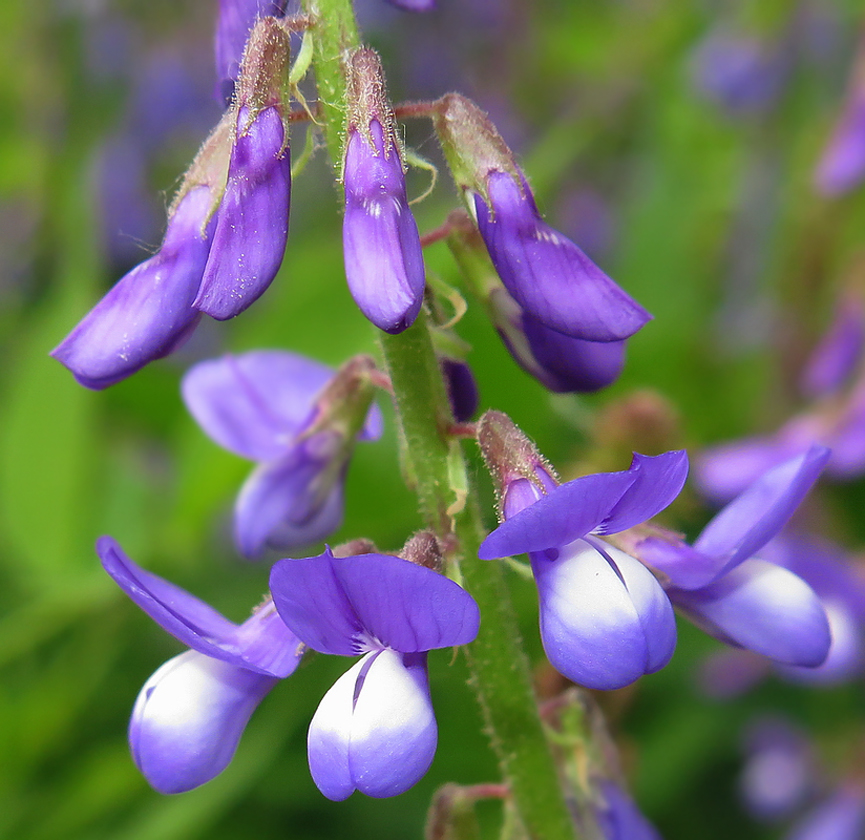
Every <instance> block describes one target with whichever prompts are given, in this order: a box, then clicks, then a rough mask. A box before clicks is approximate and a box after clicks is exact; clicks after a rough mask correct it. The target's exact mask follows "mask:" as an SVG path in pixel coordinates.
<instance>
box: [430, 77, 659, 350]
mask: <svg viewBox="0 0 865 840" xmlns="http://www.w3.org/2000/svg"><path fill="white" fill-rule="evenodd" d="M435 122H436V129H437V132H438V136H439V140H440V142H441V144H442V148H443V149H444V152H445V155H446V157H447V160H448V164H449V166H450V168H451V172H452V174H453V176H454V180H455V181H456V183H457V186H458V187H459V188H460V189H461V190H462V192H463V195H464V198H465V200H466V202H467V204H468V208H469V210H470V212H471V213H472V214H473V215H474V217H475V218H476V220H477V225H478V229H479V231H480V234H481V237H482V238H483V241H484V244H485V245H486V247H487V250H488V251H489V255H490V259H491V260H492V262H493V265H494V266H495V268H496V271H497V272H498V275H499V277H500V278H501V280H502V282H503V283H504V285H505V287H506V288H507V290H508V292H510V294H511V295H512V296H513V297H514V299H515V300H516V301H517V303H519V305H520V306H521V307H522V308H523V309H524V310H525V311H526V313H527V314H528V315H529V316H530V317H531V318H533V319H535V320H536V321H538V322H540V323H541V324H543V325H544V326H545V327H547V328H549V329H552V330H555V331H557V332H561V333H564V334H565V335H568V336H571V337H573V338H580V339H583V340H586V341H621V340H622V339H625V338H628V336H631V335H633V334H634V333H635V332H637V330H639V329H640V328H641V327H642V326H644V325H645V324H646V322H647V321H649V320H650V319H651V316H650V315H649V313H648V312H646V310H645V309H643V308H642V307H641V306H640V305H639V304H638V303H636V301H634V300H633V299H632V298H631V297H630V296H628V295H627V294H626V293H625V292H624V291H623V290H622V289H621V288H620V287H619V286H617V285H616V284H615V283H614V282H613V281H612V280H611V279H610V278H609V277H607V275H606V274H604V272H603V271H601V269H600V268H598V267H597V266H596V265H595V264H594V263H593V262H592V261H591V260H590V259H589V258H588V257H587V256H586V255H585V254H584V253H583V252H582V251H581V250H580V249H579V248H578V247H577V246H576V245H575V244H574V243H573V242H571V240H570V239H568V238H567V237H566V236H564V235H563V234H561V233H559V232H558V231H556V230H553V228H551V227H550V226H549V225H547V224H546V223H545V222H544V220H543V219H542V218H541V215H540V213H539V212H538V208H537V206H536V205H535V200H534V197H533V196H532V192H531V189H530V187H529V185H528V182H527V181H526V179H525V176H524V175H523V173H522V172H521V171H520V169H519V167H518V166H517V164H516V161H515V160H514V156H513V154H512V153H511V151H510V149H509V148H508V147H507V145H506V144H505V142H504V140H503V139H502V137H501V135H500V134H499V133H498V131H497V130H496V128H495V126H494V125H493V124H492V122H491V121H490V119H489V117H488V116H487V115H486V114H485V113H484V112H483V111H481V109H480V108H478V106H477V105H475V104H474V103H473V102H471V101H470V100H468V99H466V98H465V97H463V96H460V95H459V94H455V93H453V94H448V95H447V96H445V97H443V98H442V99H441V100H439V102H438V108H437V111H436V120H435Z"/></svg>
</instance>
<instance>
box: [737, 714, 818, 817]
mask: <svg viewBox="0 0 865 840" xmlns="http://www.w3.org/2000/svg"><path fill="white" fill-rule="evenodd" d="M744 742H745V743H744V748H745V753H746V757H745V765H744V767H743V768H742V773H741V775H740V776H739V792H740V796H741V798H742V800H743V802H744V804H745V807H746V808H747V810H748V812H749V813H750V814H752V815H753V816H754V817H756V818H757V819H760V820H772V821H774V820H779V819H783V818H784V817H786V816H789V815H790V814H791V813H793V812H794V811H795V810H796V809H797V808H798V807H799V806H800V805H802V804H803V803H804V802H805V801H806V800H807V799H808V797H809V796H810V794H811V793H812V788H813V786H814V780H815V775H816V770H817V768H816V767H815V762H814V755H813V750H812V747H811V742H810V741H809V739H808V737H807V736H806V734H805V733H804V732H803V731H801V730H800V729H798V728H797V727H794V726H793V725H792V724H790V723H788V722H787V721H785V720H783V719H779V718H761V719H759V720H756V721H754V722H753V723H752V724H750V725H749V726H748V728H747V730H746V731H745V736H744Z"/></svg>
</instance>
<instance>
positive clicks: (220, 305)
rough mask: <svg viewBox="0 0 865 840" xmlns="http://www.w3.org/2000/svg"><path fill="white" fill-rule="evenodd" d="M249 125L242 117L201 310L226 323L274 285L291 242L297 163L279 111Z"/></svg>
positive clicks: (198, 301)
mask: <svg viewBox="0 0 865 840" xmlns="http://www.w3.org/2000/svg"><path fill="white" fill-rule="evenodd" d="M248 121H249V109H248V108H246V107H243V108H240V109H239V112H238V115H237V137H236V139H235V141H234V147H233V148H232V150H231V161H230V163H229V167H228V182H227V184H226V187H225V193H224V194H223V196H222V202H221V203H220V205H219V214H218V216H217V220H216V229H215V231H214V233H213V244H212V246H211V248H210V256H209V257H208V260H207V265H206V266H205V269H204V276H203V278H202V280H201V288H200V289H199V291H198V296H197V297H196V298H195V300H194V302H193V304H192V305H193V306H194V307H195V308H196V309H199V310H201V311H202V312H206V313H207V314H208V315H210V316H211V317H213V318H216V319H217V320H220V321H224V320H226V319H227V318H233V317H234V316H235V315H238V314H240V313H241V312H243V310H244V309H246V308H247V307H248V306H249V305H250V304H252V303H253V302H254V301H256V300H258V298H259V297H260V296H261V295H262V294H263V293H264V291H265V290H266V289H267V287H268V286H269V285H270V284H271V283H272V282H273V278H274V277H276V273H277V272H278V271H279V267H280V265H281V264H282V257H283V254H284V253H285V242H286V238H287V237H288V210H289V200H290V196H291V160H290V156H289V151H288V143H287V141H286V140H285V127H284V125H283V122H282V118H281V117H280V115H279V111H278V110H277V109H276V108H275V107H270V108H265V109H264V110H262V111H261V112H260V113H258V114H256V116H255V118H254V119H253V120H252V121H251V122H248Z"/></svg>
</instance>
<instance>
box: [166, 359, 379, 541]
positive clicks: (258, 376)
mask: <svg viewBox="0 0 865 840" xmlns="http://www.w3.org/2000/svg"><path fill="white" fill-rule="evenodd" d="M373 367H374V365H373V362H372V360H371V359H370V358H368V357H364V356H359V357H356V358H355V359H352V360H350V361H349V362H348V363H346V365H344V366H343V367H342V368H341V369H340V370H339V371H338V372H334V371H333V370H332V369H331V368H328V367H327V366H326V365H323V364H320V363H319V362H315V361H313V360H311V359H306V358H304V357H303V356H299V355H296V354H293V353H288V352H286V351H281V350H270V351H267V350H260V351H253V352H250V353H244V354H241V355H238V356H231V355H228V356H223V357H222V358H220V359H211V360H209V361H205V362H200V363H199V364H197V365H195V366H194V367H192V368H190V370H189V371H188V372H187V373H186V375H185V376H184V378H183V382H182V385H181V390H182V394H183V399H184V401H185V403H186V406H187V408H188V409H189V411H190V413H191V414H192V416H193V417H194V418H195V419H196V420H197V421H198V423H199V425H200V426H201V428H202V429H203V430H204V431H205V433H206V434H207V435H208V436H209V437H211V438H212V439H213V440H215V441H216V442H217V443H218V444H219V445H220V446H223V447H224V448H225V449H228V450H229V451H230V452H234V453H236V454H237V455H240V456H242V457H244V458H248V459H250V460H253V461H257V462H258V467H257V468H256V469H255V470H254V471H253V472H252V474H251V475H250V476H249V478H248V479H247V481H246V483H245V484H244V485H243V488H242V489H241V491H240V494H239V495H238V497H237V502H236V503H235V508H234V535H235V541H236V542H237V546H238V548H239V550H240V551H241V553H242V554H243V555H244V556H246V557H250V558H256V557H259V556H261V554H262V553H263V552H264V550H265V549H266V548H267V547H268V546H270V547H272V548H280V549H291V548H298V547H300V546H305V545H309V544H310V543H313V542H316V541H317V540H320V539H323V538H324V537H326V536H328V535H329V534H330V533H332V532H333V531H335V530H336V529H337V528H338V527H339V524H340V522H341V520H342V510H343V484H344V480H345V473H346V470H347V469H348V462H349V460H350V458H351V453H352V451H353V448H354V444H355V441H356V440H375V439H377V438H378V437H379V436H380V435H381V432H382V418H381V413H380V412H379V410H378V408H377V407H375V406H373V407H372V408H370V403H371V400H372V393H373V387H372V385H371V383H370V380H369V374H370V372H371V370H372V368H373Z"/></svg>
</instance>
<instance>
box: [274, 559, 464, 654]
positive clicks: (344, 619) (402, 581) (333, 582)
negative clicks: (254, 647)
mask: <svg viewBox="0 0 865 840" xmlns="http://www.w3.org/2000/svg"><path fill="white" fill-rule="evenodd" d="M270 586H271V591H272V593H273V599H274V602H275V604H276V607H277V609H278V610H279V613H280V615H281V616H282V618H283V621H285V623H286V624H287V626H288V627H289V628H291V629H292V630H293V632H294V633H296V634H297V636H298V637H299V638H301V639H302V640H303V641H304V642H305V643H306V644H308V645H309V646H310V647H311V648H313V649H315V650H320V651H322V652H323V653H338V654H343V655H352V654H356V653H359V652H360V651H361V650H368V649H370V645H371V644H373V641H372V640H376V643H379V644H381V645H384V646H386V647H390V648H393V649H394V650H398V651H400V652H402V653H414V652H419V651H427V650H433V649H435V648H443V647H451V646H455V645H462V644H468V643H469V642H471V641H472V640H473V639H474V638H475V636H476V635H477V631H478V627H479V624H480V615H479V611H478V607H477V604H476V603H475V601H474V599H473V598H472V597H471V596H470V595H469V594H468V593H467V592H466V591H465V590H464V589H462V588H461V587H460V586H458V585H457V584H456V583H454V582H453V581H452V580H450V579H448V578H446V577H444V576H443V575H440V574H438V572H434V571H433V570H432V569H427V568H424V567H422V566H416V565H414V564H413V563H410V562H408V561H407V560H403V559H402V558H400V557H393V556H390V555H387V554H361V555H357V556H355V557H333V556H332V555H331V554H330V553H329V552H325V553H324V554H322V555H320V556H319V557H310V558H306V559H301V560H291V559H287V560H281V561H279V562H278V563H277V564H276V565H275V566H274V568H273V572H272V573H271V579H270Z"/></svg>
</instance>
